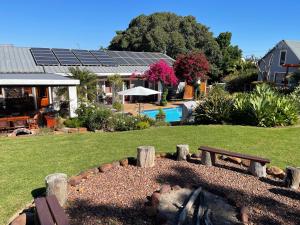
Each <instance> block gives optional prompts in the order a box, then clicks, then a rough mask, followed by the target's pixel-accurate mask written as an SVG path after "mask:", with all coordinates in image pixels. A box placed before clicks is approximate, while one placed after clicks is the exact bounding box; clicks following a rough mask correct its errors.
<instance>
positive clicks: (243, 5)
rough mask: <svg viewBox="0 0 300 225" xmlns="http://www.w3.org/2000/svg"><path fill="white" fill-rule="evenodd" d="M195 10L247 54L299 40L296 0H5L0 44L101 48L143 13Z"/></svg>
mask: <svg viewBox="0 0 300 225" xmlns="http://www.w3.org/2000/svg"><path fill="white" fill-rule="evenodd" d="M162 11H168V12H174V13H177V14H179V15H193V16H195V17H196V18H197V21H198V22H200V23H203V24H205V25H207V26H208V27H210V29H211V31H212V32H213V33H214V35H217V34H218V33H219V32H222V31H230V32H232V33H233V40H232V41H233V43H234V44H237V45H239V46H240V48H241V49H242V50H243V52H244V55H251V54H255V55H257V56H261V55H263V54H264V53H265V52H266V51H267V50H268V49H269V48H271V47H272V46H273V45H274V44H275V43H277V42H278V41H280V40H282V39H288V40H300V29H299V27H300V24H299V13H300V1H298V0H285V1H279V0H273V1H272V0H260V1H259V0H251V1H238V0H226V1H225V0H224V1H223V0H219V1H217V0H209V1H202V0H147V1H145V0H110V1H102V0H73V1H72V0H39V1H37V0H36V1H33V0H1V2H0V27H1V29H0V44H14V45H16V46H32V47H63V48H78V47H80V48H83V49H84V48H86V49H97V48H99V47H100V46H103V47H106V46H107V45H108V44H109V42H110V40H111V39H112V38H113V36H114V35H115V31H116V30H123V29H126V27H127V26H128V23H129V22H130V20H131V19H132V18H133V17H135V16H138V15H140V14H151V13H153V12H162Z"/></svg>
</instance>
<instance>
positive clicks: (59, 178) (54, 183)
mask: <svg viewBox="0 0 300 225" xmlns="http://www.w3.org/2000/svg"><path fill="white" fill-rule="evenodd" d="M45 183H46V196H50V195H55V197H56V198H57V200H58V202H59V204H60V205H61V206H63V205H64V204H65V203H66V201H67V198H68V177H67V174H64V173H54V174H50V175H48V176H46V177H45Z"/></svg>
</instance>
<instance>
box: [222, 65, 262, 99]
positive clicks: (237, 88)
mask: <svg viewBox="0 0 300 225" xmlns="http://www.w3.org/2000/svg"><path fill="white" fill-rule="evenodd" d="M257 76H258V74H257V71H255V70H253V71H249V72H248V73H245V74H240V75H230V76H228V77H226V78H225V80H226V90H227V91H229V92H230V93H234V92H243V91H250V90H252V87H253V86H254V85H253V84H252V82H253V81H257Z"/></svg>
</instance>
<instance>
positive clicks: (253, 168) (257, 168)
mask: <svg viewBox="0 0 300 225" xmlns="http://www.w3.org/2000/svg"><path fill="white" fill-rule="evenodd" d="M249 171H250V173H251V174H252V175H253V176H256V177H266V176H267V172H266V165H263V164H261V163H260V162H255V161H251V162H250V167H249Z"/></svg>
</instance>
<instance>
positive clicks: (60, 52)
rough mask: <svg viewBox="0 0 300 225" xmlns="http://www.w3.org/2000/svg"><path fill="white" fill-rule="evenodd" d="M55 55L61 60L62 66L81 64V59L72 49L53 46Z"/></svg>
mask: <svg viewBox="0 0 300 225" xmlns="http://www.w3.org/2000/svg"><path fill="white" fill-rule="evenodd" d="M52 51H53V52H54V54H55V56H56V57H57V59H58V60H59V62H60V64H61V65H62V66H79V65H81V63H80V61H79V60H78V59H77V58H76V56H75V55H74V53H73V52H71V50H70V49H63V48H53V49H52Z"/></svg>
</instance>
